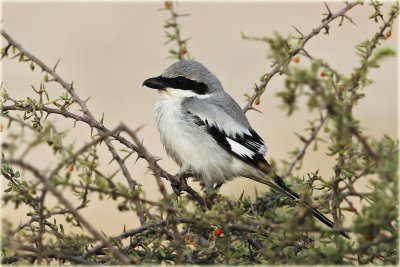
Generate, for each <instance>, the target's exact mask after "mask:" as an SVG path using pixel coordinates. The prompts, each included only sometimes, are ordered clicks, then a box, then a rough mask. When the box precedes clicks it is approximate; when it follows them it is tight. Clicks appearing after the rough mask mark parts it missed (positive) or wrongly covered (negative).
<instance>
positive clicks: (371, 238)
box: [365, 234, 374, 242]
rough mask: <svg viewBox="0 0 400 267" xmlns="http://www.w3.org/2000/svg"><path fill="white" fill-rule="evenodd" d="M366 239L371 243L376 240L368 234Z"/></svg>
mask: <svg viewBox="0 0 400 267" xmlns="http://www.w3.org/2000/svg"><path fill="white" fill-rule="evenodd" d="M365 239H367V240H368V241H369V242H371V241H373V240H374V237H373V236H372V235H371V234H368V235H367V236H366V237H365Z"/></svg>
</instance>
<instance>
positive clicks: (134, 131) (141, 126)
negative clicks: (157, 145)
mask: <svg viewBox="0 0 400 267" xmlns="http://www.w3.org/2000/svg"><path fill="white" fill-rule="evenodd" d="M144 126H145V124H142V125H140V126H139V127H138V128H136V129H135V130H133V134H136V133H137V132H139V131H140V130H141V129H143V128H144Z"/></svg>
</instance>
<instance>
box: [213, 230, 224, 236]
mask: <svg viewBox="0 0 400 267" xmlns="http://www.w3.org/2000/svg"><path fill="white" fill-rule="evenodd" d="M221 234H222V230H221V229H219V228H217V229H215V230H214V235H215V236H221Z"/></svg>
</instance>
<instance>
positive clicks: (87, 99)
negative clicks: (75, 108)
mask: <svg viewBox="0 0 400 267" xmlns="http://www.w3.org/2000/svg"><path fill="white" fill-rule="evenodd" d="M91 98H92V96H89V97H88V98H86V100H85V101H83V102H84V103H85V105H86V103H87V102H88V101H89V100H90V99H91Z"/></svg>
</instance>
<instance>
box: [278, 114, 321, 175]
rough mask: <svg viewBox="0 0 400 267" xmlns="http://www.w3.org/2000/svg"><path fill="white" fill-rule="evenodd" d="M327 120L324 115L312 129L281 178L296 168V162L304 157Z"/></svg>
mask: <svg viewBox="0 0 400 267" xmlns="http://www.w3.org/2000/svg"><path fill="white" fill-rule="evenodd" d="M327 119H328V115H327V114H325V116H321V118H320V123H319V124H318V125H317V126H315V127H314V128H313V131H312V134H311V136H310V137H309V138H308V139H306V140H304V144H303V147H302V148H301V150H300V151H299V152H298V153H297V154H296V156H295V157H294V159H293V160H292V161H291V162H290V163H289V167H288V170H287V171H286V172H285V173H284V174H283V176H282V178H285V177H287V176H288V175H291V174H292V171H293V168H294V167H295V166H296V164H297V163H298V162H300V161H301V160H302V159H303V157H304V155H305V154H306V151H307V148H308V147H309V146H310V144H311V143H312V142H313V141H314V140H315V139H316V138H317V136H318V133H319V131H320V130H321V128H322V126H323V125H324V124H325V122H326V120H327Z"/></svg>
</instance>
